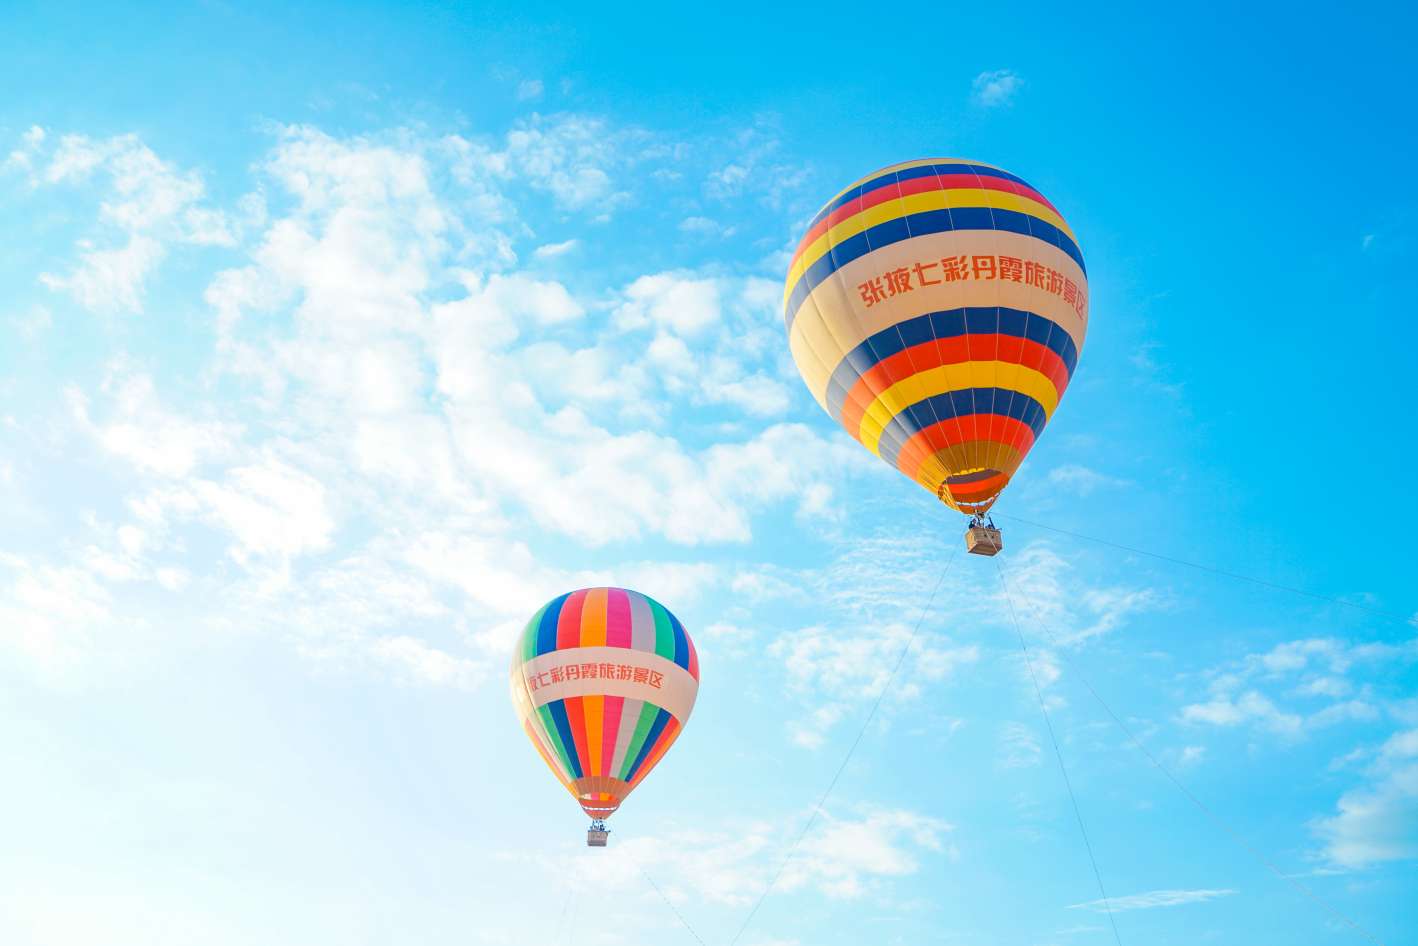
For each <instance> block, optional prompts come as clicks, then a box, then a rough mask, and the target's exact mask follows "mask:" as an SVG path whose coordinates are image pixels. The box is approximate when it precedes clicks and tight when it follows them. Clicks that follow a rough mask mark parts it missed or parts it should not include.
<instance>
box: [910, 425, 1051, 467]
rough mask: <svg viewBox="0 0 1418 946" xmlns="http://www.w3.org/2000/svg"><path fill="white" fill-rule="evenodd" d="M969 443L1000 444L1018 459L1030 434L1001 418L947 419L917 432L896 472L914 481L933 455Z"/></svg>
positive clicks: (1025, 450) (1030, 439) (1031, 440)
mask: <svg viewBox="0 0 1418 946" xmlns="http://www.w3.org/2000/svg"><path fill="white" fill-rule="evenodd" d="M972 441H985V442H988V443H990V444H995V443H1002V444H1007V445H1008V446H1010V447H1013V448H1014V449H1015V450H1017V451H1018V452H1019V455H1020V457H1021V458H1023V456H1024V454H1026V453H1028V452H1029V449H1030V448H1031V447H1033V446H1034V431H1033V430H1031V429H1030V428H1029V425H1028V424H1025V423H1022V422H1020V421H1017V420H1015V419H1014V418H1013V417H1005V416H1003V415H1001V414H967V415H965V416H964V417H951V418H949V419H947V420H943V421H940V422H939V423H936V424H931V425H930V426H929V427H926V428H923V429H922V430H919V431H917V432H916V433H915V434H913V435H912V436H911V439H910V440H907V441H906V443H905V444H904V445H903V446H902V447H901V452H900V453H898V454H897V455H896V468H897V469H899V470H900V471H901V472H902V473H904V474H906V475H907V476H909V477H911V478H912V479H916V478H917V477H916V474H917V473H919V472H920V468H921V464H922V463H924V462H926V461H927V460H928V459H930V458H931V457H933V456H935V454H936V451H938V450H945V449H947V448H949V447H956V446H960V445H962V444H966V443H970V442H972Z"/></svg>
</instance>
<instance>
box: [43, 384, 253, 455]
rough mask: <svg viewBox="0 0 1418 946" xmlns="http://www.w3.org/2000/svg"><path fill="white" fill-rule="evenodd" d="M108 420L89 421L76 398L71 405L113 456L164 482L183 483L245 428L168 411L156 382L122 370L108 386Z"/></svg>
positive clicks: (80, 399) (77, 396)
mask: <svg viewBox="0 0 1418 946" xmlns="http://www.w3.org/2000/svg"><path fill="white" fill-rule="evenodd" d="M101 392H102V394H103V395H105V397H106V402H105V407H106V408H107V409H108V415H109V416H108V417H107V418H106V419H104V420H101V421H97V422H95V421H94V420H92V419H91V418H90V417H89V410H88V400H87V399H86V398H85V397H84V396H83V395H82V394H81V393H79V392H77V391H71V392H70V404H71V407H72V409H73V411H74V414H75V417H76V418H77V420H78V422H79V424H80V427H81V428H82V429H85V430H87V431H89V432H90V433H91V434H92V435H93V437H94V438H95V439H96V440H97V441H98V442H99V443H100V444H101V445H102V446H103V447H104V449H106V450H108V451H109V452H110V453H113V454H114V455H116V456H119V457H122V458H123V459H125V460H127V461H129V462H130V463H132V464H133V466H134V467H135V468H137V469H138V470H140V471H143V472H147V473H154V474H157V475H159V476H164V477H182V476H186V475H188V474H189V473H191V472H192V471H193V470H194V469H195V468H196V467H197V465H198V464H199V463H201V462H202V461H204V460H206V459H209V458H212V457H218V456H221V455H223V454H225V453H227V452H229V451H230V450H231V447H232V444H233V441H234V440H235V439H236V437H237V436H238V434H239V428H237V427H235V426H234V425H231V424H226V423H222V422H218V421H209V422H202V421H194V420H192V419H190V418H187V417H183V416H182V415H180V414H178V413H175V412H173V411H170V410H168V409H167V408H166V407H164V405H163V404H162V403H161V401H160V400H159V398H158V395H157V390H156V387H155V385H154V383H153V379H152V378H151V377H150V376H149V375H146V374H136V373H130V372H129V371H127V370H126V369H125V368H124V366H122V365H119V366H117V367H116V368H115V369H114V370H112V371H111V372H110V374H109V377H108V378H107V379H106V380H105V381H104V384H103V386H102V388H101Z"/></svg>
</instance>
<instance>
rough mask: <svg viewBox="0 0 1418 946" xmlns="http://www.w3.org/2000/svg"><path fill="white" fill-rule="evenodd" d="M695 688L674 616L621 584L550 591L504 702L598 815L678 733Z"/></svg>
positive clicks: (690, 652) (517, 655) (519, 653)
mask: <svg viewBox="0 0 1418 946" xmlns="http://www.w3.org/2000/svg"><path fill="white" fill-rule="evenodd" d="M698 692H699V658H698V656H697V655H696V653H695V650H694V643H693V642H692V641H691V640H690V639H689V635H688V634H687V633H685V630H684V626H683V625H682V624H680V622H679V619H678V618H676V617H675V616H674V615H673V614H671V613H670V612H669V611H668V610H667V609H666V608H665V607H664V606H663V605H661V604H660V603H659V602H657V601H655V600H654V599H652V598H649V597H647V596H645V595H642V594H640V593H639V592H635V591H628V590H626V589H624V588H584V589H582V590H580V591H573V592H570V593H568V594H564V595H561V596H559V597H557V598H554V599H552V600H551V601H550V602H548V603H547V604H546V606H544V607H543V608H542V609H541V610H540V611H538V612H537V613H536V615H535V616H534V617H533V618H532V620H531V621H529V622H527V626H526V628H525V629H524V630H523V631H522V636H521V637H520V638H519V640H518V642H517V648H516V650H515V651H514V652H513V655H512V703H513V705H514V706H515V707H516V710H517V714H518V716H519V717H520V719H521V720H522V726H523V728H524V729H525V730H526V732H527V735H528V737H529V738H530V739H531V740H532V744H533V745H534V746H536V748H537V751H538V752H540V753H541V756H542V759H543V760H545V761H546V764H547V766H548V767H550V768H551V771H552V774H553V775H555V776H556V777H557V779H558V780H559V781H560V782H561V784H562V785H563V786H565V787H566V789H567V791H569V792H571V794H572V796H573V797H574V798H575V799H576V800H577V802H579V803H580V805H581V807H582V809H583V810H584V811H585V812H586V814H588V815H590V816H591V817H592V818H606V817H608V816H609V815H610V814H611V813H612V812H614V811H615V810H616V809H617V808H618V807H620V804H621V802H623V801H624V800H625V798H626V796H627V795H629V794H630V793H631V791H633V790H634V789H635V788H636V786H638V785H639V784H640V782H641V781H642V780H643V779H644V778H645V776H646V775H647V774H648V773H649V772H650V770H651V769H653V768H654V767H655V765H656V764H657V763H658V762H659V761H660V759H661V758H662V757H663V756H664V754H665V752H666V751H667V750H668V749H669V748H670V746H671V745H672V744H673V743H674V741H675V739H676V738H678V736H679V734H680V731H681V730H682V729H683V728H684V724H685V722H686V721H687V720H688V719H689V714H690V711H691V710H693V708H694V699H695V696H696V695H697V694H698Z"/></svg>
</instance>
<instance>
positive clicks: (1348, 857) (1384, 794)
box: [1313, 729, 1418, 869]
mask: <svg viewBox="0 0 1418 946" xmlns="http://www.w3.org/2000/svg"><path fill="white" fill-rule="evenodd" d="M1368 776H1369V780H1368V782H1367V783H1366V784H1364V785H1361V786H1360V787H1358V788H1355V789H1352V790H1350V791H1347V792H1345V793H1344V794H1343V795H1341V796H1340V798H1339V801H1338V802H1337V803H1336V806H1335V807H1336V808H1337V811H1336V813H1335V814H1334V815H1333V816H1331V817H1328V818H1323V819H1320V820H1318V821H1316V822H1315V823H1314V825H1313V828H1314V830H1315V833H1316V834H1318V835H1319V836H1320V837H1321V838H1322V839H1323V840H1324V842H1325V849H1324V854H1325V856H1326V857H1327V858H1328V860H1329V861H1330V862H1331V863H1332V864H1335V865H1337V866H1338V867H1341V868H1350V869H1353V868H1363V867H1369V866H1372V865H1374V864H1379V863H1383V862H1386V861H1397V860H1408V859H1412V858H1415V857H1418V729H1408V730H1403V731H1400V732H1397V733H1394V734H1393V735H1392V736H1390V737H1389V738H1388V740H1387V741H1385V742H1384V744H1383V745H1382V746H1381V747H1380V749H1379V751H1378V755H1377V758H1376V760H1375V761H1374V763H1373V765H1372V766H1371V767H1370V769H1369V772H1368Z"/></svg>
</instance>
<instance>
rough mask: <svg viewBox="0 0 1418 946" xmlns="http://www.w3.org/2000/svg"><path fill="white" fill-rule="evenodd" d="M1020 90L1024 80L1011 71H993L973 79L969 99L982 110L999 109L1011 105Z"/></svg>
mask: <svg viewBox="0 0 1418 946" xmlns="http://www.w3.org/2000/svg"><path fill="white" fill-rule="evenodd" d="M1022 88H1024V80H1023V79H1022V78H1020V77H1019V75H1017V74H1016V73H1015V72H1014V71H1013V70H1012V69H995V70H993V71H990V72H982V73H980V74H979V75H977V76H976V77H975V82H974V85H973V86H972V87H971V99H972V100H973V101H974V102H975V104H976V105H979V106H981V107H983V108H999V107H1002V106H1006V105H1012V104H1013V103H1014V99H1015V97H1016V96H1017V95H1018V94H1019V90H1020V89H1022Z"/></svg>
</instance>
